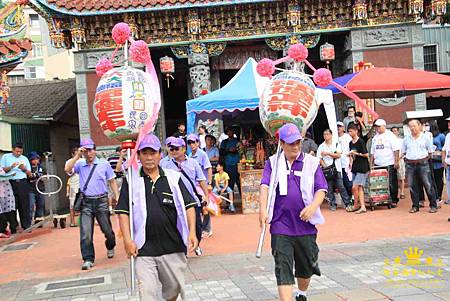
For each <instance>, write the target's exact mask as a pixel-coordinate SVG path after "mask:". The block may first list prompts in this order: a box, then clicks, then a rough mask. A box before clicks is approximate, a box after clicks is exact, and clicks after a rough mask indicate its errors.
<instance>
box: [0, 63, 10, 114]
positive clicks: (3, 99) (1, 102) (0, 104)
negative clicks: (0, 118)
mask: <svg viewBox="0 0 450 301" xmlns="http://www.w3.org/2000/svg"><path fill="white" fill-rule="evenodd" d="M6 74H7V73H6V71H3V73H2V77H1V80H0V110H3V109H5V108H6V106H7V105H10V104H11V101H10V99H9V90H10V89H9V86H8V76H7V75H6Z"/></svg>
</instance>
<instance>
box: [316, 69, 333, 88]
mask: <svg viewBox="0 0 450 301" xmlns="http://www.w3.org/2000/svg"><path fill="white" fill-rule="evenodd" d="M313 80H314V82H315V83H316V85H318V86H319V87H326V86H328V85H329V84H331V82H332V81H333V76H332V75H331V72H330V70H328V69H325V68H320V69H317V70H316V71H315V72H314V75H313Z"/></svg>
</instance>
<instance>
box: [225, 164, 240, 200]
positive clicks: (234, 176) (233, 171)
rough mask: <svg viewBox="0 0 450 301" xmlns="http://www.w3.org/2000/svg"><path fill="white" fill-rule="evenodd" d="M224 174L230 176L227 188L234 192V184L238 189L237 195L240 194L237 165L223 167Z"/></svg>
mask: <svg viewBox="0 0 450 301" xmlns="http://www.w3.org/2000/svg"><path fill="white" fill-rule="evenodd" d="M225 172H226V173H227V174H228V176H230V181H229V183H228V187H230V188H231V190H233V191H234V184H236V185H237V187H238V189H239V194H241V179H240V177H239V172H238V167H237V165H230V166H228V165H225Z"/></svg>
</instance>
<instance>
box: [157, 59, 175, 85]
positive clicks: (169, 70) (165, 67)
mask: <svg viewBox="0 0 450 301" xmlns="http://www.w3.org/2000/svg"><path fill="white" fill-rule="evenodd" d="M159 67H160V69H161V73H162V74H165V75H166V80H167V87H169V78H172V79H173V76H172V74H173V73H174V72H175V62H174V60H173V58H171V57H168V56H164V57H162V58H160V59H159Z"/></svg>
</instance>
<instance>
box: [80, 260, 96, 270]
mask: <svg viewBox="0 0 450 301" xmlns="http://www.w3.org/2000/svg"><path fill="white" fill-rule="evenodd" d="M93 266H94V263H93V262H91V261H89V260H86V261H85V262H83V265H82V266H81V269H82V270H83V271H86V270H90V269H91V268H92V267H93Z"/></svg>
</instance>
